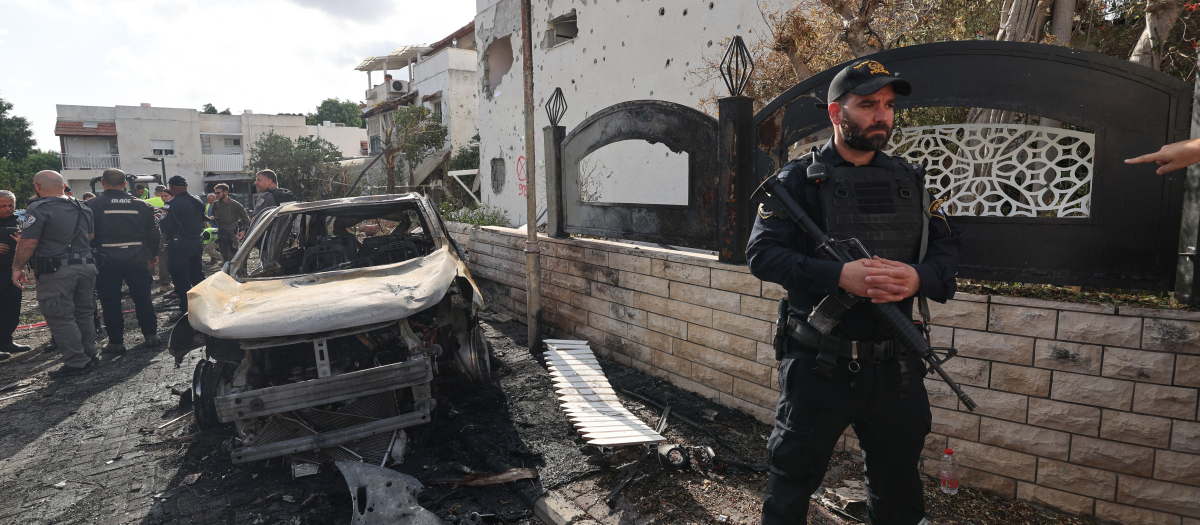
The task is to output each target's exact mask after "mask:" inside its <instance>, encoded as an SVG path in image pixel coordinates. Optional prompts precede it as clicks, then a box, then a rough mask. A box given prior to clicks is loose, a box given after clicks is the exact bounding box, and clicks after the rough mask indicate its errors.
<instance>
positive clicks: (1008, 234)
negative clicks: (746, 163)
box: [754, 41, 1192, 290]
mask: <svg viewBox="0 0 1200 525" xmlns="http://www.w3.org/2000/svg"><path fill="white" fill-rule="evenodd" d="M871 58H872V59H874V60H878V61H879V62H881V63H883V64H884V65H885V66H886V67H888V68H889V69H890V70H892V71H895V72H899V74H900V75H901V76H902V77H904V78H906V79H907V80H908V81H909V82H911V83H912V86H913V90H912V95H911V96H908V97H899V99H898V101H897V109H907V108H917V107H946V106H953V107H980V108H993V109H1001V110H1009V111H1016V112H1021V113H1028V114H1032V115H1038V116H1042V117H1048V118H1052V119H1056V120H1060V121H1063V122H1067V123H1070V124H1074V125H1077V126H1081V127H1084V128H1087V129H1089V130H1093V131H1094V132H1095V150H1094V160H1093V169H1094V171H1093V181H1092V184H1093V185H1094V187H1093V188H1092V205H1091V216H1090V217H1087V218H1045V217H1028V218H1026V217H970V216H956V217H955V218H954V219H955V221H956V222H958V223H959V224H960V225H961V226H962V227H963V229H964V230H966V231H967V233H968V235H970V238H969V240H968V241H967V242H965V243H964V244H963V252H962V264H961V266H960V267H959V268H960V271H959V276H961V277H965V278H978V279H989V280H997V281H1009V282H1012V281H1019V282H1031V283H1048V284H1059V285H1082V286H1098V287H1116V288H1136V289H1141V290H1171V289H1172V285H1173V281H1174V278H1173V277H1174V275H1175V269H1176V264H1177V262H1178V255H1177V254H1178V243H1179V234H1180V218H1181V215H1180V210H1181V208H1182V195H1183V194H1182V174H1183V173H1182V172H1176V173H1173V174H1171V175H1168V176H1166V177H1160V176H1158V175H1155V174H1154V168H1152V167H1148V166H1128V165H1126V164H1124V162H1123V160H1124V159H1126V158H1130V157H1134V156H1137V155H1141V154H1143V153H1146V152H1151V151H1156V150H1158V148H1159V147H1160V146H1162V145H1163V144H1166V143H1169V142H1174V141H1177V140H1182V139H1185V138H1187V136H1188V120H1189V117H1190V115H1191V106H1192V103H1191V91H1192V89H1191V86H1189V85H1187V83H1185V82H1182V81H1180V80H1179V79H1176V78H1173V77H1170V76H1168V75H1165V74H1162V73H1159V72H1156V71H1153V70H1151V69H1148V68H1146V67H1143V66H1139V65H1135V64H1132V63H1129V62H1125V61H1122V60H1118V59H1115V58H1112V57H1109V56H1106V55H1101V54H1098V53H1092V52H1088V51H1081V50H1077V49H1070V48H1066V47H1060V46H1048V45H1039V44H1025V43H1015V42H995V41H975V42H971V41H968V42H944V43H937V44H926V45H918V46H910V47H903V48H898V49H893V50H889V51H884V52H882V53H877V54H875V55H872V56H871ZM843 66H844V65H843ZM843 66H835V67H832V68H830V69H828V70H826V71H824V72H822V73H819V74H817V75H814V76H813V77H811V78H809V79H807V80H805V81H804V82H802V83H800V84H798V85H796V86H794V87H792V88H791V89H789V90H788V91H787V92H786V93H784V94H783V95H782V96H780V97H779V98H777V99H775V100H774V101H772V102H771V103H770V104H769V105H767V106H766V107H765V108H763V110H762V111H760V112H759V113H758V114H757V115H756V116H755V118H754V123H755V130H756V143H757V148H756V151H755V168H756V170H755V171H756V173H755V175H756V178H757V179H758V180H761V179H762V178H764V177H766V176H768V175H770V174H771V173H773V172H774V171H775V169H776V168H778V167H779V166H781V165H782V163H783V162H784V161H785V158H784V157H785V155H786V152H787V147H788V146H790V145H791V144H794V143H795V142H797V141H799V140H800V139H802V138H804V137H806V136H808V135H811V134H813V133H816V132H818V131H820V130H821V129H824V128H827V127H829V125H830V123H829V117H828V114H827V110H826V101H825V94H826V90H827V89H828V86H829V82H830V81H831V80H832V79H833V77H834V75H836V74H837V72H838V71H840V70H841V69H842V67H843Z"/></svg>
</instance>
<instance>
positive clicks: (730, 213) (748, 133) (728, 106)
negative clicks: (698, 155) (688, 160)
mask: <svg viewBox="0 0 1200 525" xmlns="http://www.w3.org/2000/svg"><path fill="white" fill-rule="evenodd" d="M717 104H718V111H719V114H718V117H717V120H718V126H719V127H720V128H719V129H720V134H719V135H717V142H718V158H719V161H720V168H721V181H720V184H719V191H720V194H719V200H718V203H719V209H720V213H719V215H718V216H717V217H718V219H717V220H718V223H717V235H718V238H717V248H718V252H717V253H718V257H719V260H720V261H721V262H727V263H735V264H740V263H744V262H746V241H747V240H748V238H749V236H750V227H751V225H752V222H751V217H752V215H751V213H750V211H751V210H750V191H751V190H752V189H753V188H752V187H751V185H752V184H753V181H752V180H751V179H752V178H753V170H752V169H751V165H750V163H751V161H752V160H753V156H754V150H753V149H752V147H753V144H754V128H753V125H754V124H753V120H754V99H752V98H750V97H743V96H735V97H727V98H722V99H720V100H718V101H717Z"/></svg>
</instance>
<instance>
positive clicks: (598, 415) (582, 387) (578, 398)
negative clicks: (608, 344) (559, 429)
mask: <svg viewBox="0 0 1200 525" xmlns="http://www.w3.org/2000/svg"><path fill="white" fill-rule="evenodd" d="M544 342H545V343H546V352H545V354H544V355H545V357H546V366H547V367H548V368H549V369H550V377H551V379H552V380H553V381H554V390H555V392H556V393H557V394H558V401H559V405H561V406H562V409H563V411H564V412H566V414H567V418H568V419H570V420H571V423H572V424H574V425H575V429H576V430H577V431H578V432H579V433H580V434H582V435H583V439H584V440H586V441H587V442H588V444H591V445H597V446H605V447H611V446H616V445H640V444H647V443H661V442H663V441H666V439H665V438H663V437H662V436H661V435H659V433H657V432H655V431H654V430H653V429H651V428H650V427H649V426H647V425H646V424H645V423H643V422H642V420H641V419H639V418H638V417H637V416H636V415H634V413H633V412H630V411H629V410H627V409H626V408H625V407H624V406H622V405H621V401H620V399H618V398H617V393H616V391H614V390H613V388H612V386H611V385H609V383H608V378H607V377H605V376H604V370H603V369H601V368H600V362H599V361H597V360H596V356H595V355H594V354H592V349H591V347H589V346H588V343H587V341H572V340H563V339H547V340H545V341H544Z"/></svg>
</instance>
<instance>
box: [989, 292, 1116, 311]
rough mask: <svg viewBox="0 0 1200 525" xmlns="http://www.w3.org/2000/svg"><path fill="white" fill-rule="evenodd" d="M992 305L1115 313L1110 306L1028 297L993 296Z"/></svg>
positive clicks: (1114, 307)
mask: <svg viewBox="0 0 1200 525" xmlns="http://www.w3.org/2000/svg"><path fill="white" fill-rule="evenodd" d="M992 304H1008V305H1013V306H1032V307H1035V308H1051V309H1054V310H1067V311H1071V312H1088V313H1094V314H1109V315H1112V314H1115V313H1116V312H1117V307H1116V306H1114V305H1111V304H1087V303H1068V302H1065V301H1047V300H1045V299H1031V298H1029V297H1005V296H1002V295H993V296H992Z"/></svg>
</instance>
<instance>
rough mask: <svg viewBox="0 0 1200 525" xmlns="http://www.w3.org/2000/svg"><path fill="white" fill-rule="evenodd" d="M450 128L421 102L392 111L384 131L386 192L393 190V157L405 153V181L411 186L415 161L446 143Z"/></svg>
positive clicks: (394, 183) (419, 160) (413, 183)
mask: <svg viewBox="0 0 1200 525" xmlns="http://www.w3.org/2000/svg"><path fill="white" fill-rule="evenodd" d="M449 131H450V130H448V129H446V126H443V125H442V118H441V115H439V114H437V113H434V112H433V111H432V110H430V109H429V108H427V107H425V106H421V105H412V106H400V107H398V108H396V111H395V112H394V113H392V125H391V127H390V128H389V129H388V133H385V134H384V144H383V145H384V147H385V148H386V150H385V154H384V161H385V162H386V164H385V167H386V168H387V192H388V193H395V192H396V177H395V157H396V155H404V164H405V166H406V167H407V168H408V177H407V185H408V186H414V185H416V181H415V180H414V179H415V177H416V174H415V172H416V170H417V165H418V164H420V163H421V161H422V160H425V157H428V156H429V154H430V153H433V152H434V151H437V150H439V149H442V148H443V147H444V146H445V145H446V135H447V134H448V133H449Z"/></svg>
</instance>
